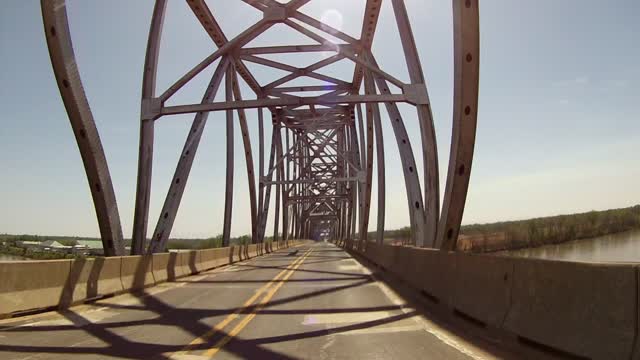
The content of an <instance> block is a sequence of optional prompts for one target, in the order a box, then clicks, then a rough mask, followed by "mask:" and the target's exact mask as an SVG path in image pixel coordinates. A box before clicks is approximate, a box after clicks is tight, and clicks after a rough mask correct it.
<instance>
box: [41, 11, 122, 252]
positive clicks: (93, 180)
mask: <svg viewBox="0 0 640 360" xmlns="http://www.w3.org/2000/svg"><path fill="white" fill-rule="evenodd" d="M41 8H42V18H43V22H44V31H45V34H46V39H47V46H48V48H49V56H50V57H51V64H52V65H53V71H54V73H55V76H56V81H57V84H58V89H59V90H60V95H61V96H62V101H63V102H64V106H65V108H66V110H67V114H68V116H69V122H70V123H71V128H72V129H73V133H74V135H75V138H76V143H77V144H78V149H79V151H80V155H81V157H82V162H83V164H84V169H85V173H86V176H87V181H88V182H89V188H90V190H91V196H92V198H93V205H94V208H95V211H96V217H97V220H98V227H99V229H100V237H101V239H102V246H103V248H104V254H105V255H106V256H115V255H124V251H125V247H124V240H123V236H122V227H121V224H120V214H119V212H118V205H117V203H116V197H115V193H114V190H113V184H112V182H111V175H110V173H109V167H108V165H107V159H106V157H105V154H104V149H103V148H102V142H101V141H100V135H99V133H98V129H97V128H96V124H95V122H94V119H93V115H92V113H91V108H90V106H89V102H88V101H87V97H86V95H85V92H84V88H83V86H82V81H81V79H80V73H79V71H78V67H77V64H76V60H75V54H74V51H73V44H72V41H71V35H70V33H69V24H68V19H67V10H66V4H65V0H55V1H53V0H52V1H47V0H42V1H41Z"/></svg>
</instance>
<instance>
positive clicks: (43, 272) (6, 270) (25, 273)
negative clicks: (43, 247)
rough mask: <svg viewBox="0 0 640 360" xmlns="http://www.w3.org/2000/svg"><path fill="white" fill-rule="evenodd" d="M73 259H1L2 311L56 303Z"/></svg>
mask: <svg viewBox="0 0 640 360" xmlns="http://www.w3.org/2000/svg"><path fill="white" fill-rule="evenodd" d="M72 262H73V260H49V261H16V262H0V314H6V313H11V312H15V311H23V310H29V309H37V308H48V307H52V306H57V305H58V303H59V301H60V300H61V298H62V294H63V289H64V286H65V283H66V282H67V279H68V278H69V273H70V271H71V263H72Z"/></svg>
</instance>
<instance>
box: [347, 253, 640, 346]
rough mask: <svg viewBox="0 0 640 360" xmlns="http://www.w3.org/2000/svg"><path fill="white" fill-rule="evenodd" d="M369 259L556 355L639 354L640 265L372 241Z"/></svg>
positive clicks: (447, 305) (440, 300) (456, 308)
mask: <svg viewBox="0 0 640 360" xmlns="http://www.w3.org/2000/svg"><path fill="white" fill-rule="evenodd" d="M352 252H355V253H358V254H359V255H361V256H363V257H365V258H367V259H368V260H369V261H371V262H373V263H375V264H377V265H379V266H380V267H382V268H383V269H385V270H386V271H387V272H389V273H391V274H393V275H394V276H396V277H398V278H400V279H401V280H403V281H404V282H405V283H407V284H408V285H409V286H411V287H413V288H415V289H416V290H419V291H421V292H423V294H425V295H426V296H427V297H428V298H429V299H431V300H433V302H435V303H437V305H436V306H438V307H439V308H441V309H444V310H445V311H447V312H451V313H453V314H458V315H462V316H463V318H465V319H467V320H469V319H472V320H473V322H474V323H475V324H476V325H485V326H487V327H488V328H492V329H497V330H498V331H503V332H505V333H508V334H515V335H516V338H518V339H522V340H523V342H524V343H527V344H541V345H543V346H544V347H545V348H546V349H551V350H550V351H555V352H557V353H559V354H563V353H564V354H573V355H577V356H580V357H587V358H593V359H628V358H630V357H631V354H632V351H633V348H634V346H636V347H638V350H639V351H636V356H638V357H640V344H634V341H635V339H637V338H638V334H639V329H638V326H639V324H640V318H639V317H640V312H639V311H638V309H640V307H639V306H640V305H639V302H640V288H639V287H638V279H640V273H639V268H638V266H637V265H632V264H628V265H623V264H621V265H612V264H590V263H577V262H563V261H550V260H539V259H528V258H515V257H502V256H490V255H473V254H465V253H454V252H442V251H438V250H433V249H422V248H414V247H402V246H391V245H377V244H374V243H370V244H367V246H366V249H365V251H364V252H358V251H356V250H353V251H352Z"/></svg>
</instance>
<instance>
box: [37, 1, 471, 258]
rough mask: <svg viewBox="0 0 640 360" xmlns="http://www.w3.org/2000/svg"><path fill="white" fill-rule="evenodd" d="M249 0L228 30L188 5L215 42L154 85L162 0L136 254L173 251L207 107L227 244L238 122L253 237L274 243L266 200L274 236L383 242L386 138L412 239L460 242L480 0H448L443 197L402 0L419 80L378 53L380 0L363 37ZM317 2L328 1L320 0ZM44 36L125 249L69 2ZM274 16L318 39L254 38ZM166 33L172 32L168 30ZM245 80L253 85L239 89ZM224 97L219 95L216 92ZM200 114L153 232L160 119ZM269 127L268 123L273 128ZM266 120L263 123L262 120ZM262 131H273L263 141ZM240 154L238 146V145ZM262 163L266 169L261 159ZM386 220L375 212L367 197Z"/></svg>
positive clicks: (144, 107)
mask: <svg viewBox="0 0 640 360" xmlns="http://www.w3.org/2000/svg"><path fill="white" fill-rule="evenodd" d="M238 1H244V2H245V3H247V4H249V5H250V6H252V7H253V8H255V9H257V10H259V11H260V12H262V15H263V16H262V18H261V19H260V20H259V21H257V22H256V23H255V24H253V25H251V26H250V27H248V28H247V29H245V30H244V31H242V32H241V33H240V34H238V35H237V36H235V37H234V38H231V39H230V38H228V37H227V35H226V34H225V33H224V31H223V30H222V28H221V27H220V25H219V23H218V21H217V20H216V17H215V16H214V14H215V10H216V9H211V8H210V7H209V6H208V5H207V3H206V2H205V1H204V0H187V1H186V2H187V4H188V6H189V7H190V9H191V11H192V12H193V14H194V15H195V17H194V19H195V20H197V21H198V22H199V23H200V24H201V25H202V28H203V30H204V31H206V32H207V34H208V35H209V36H210V38H211V41H212V42H213V43H214V44H215V45H216V47H217V49H216V50H215V51H214V52H213V53H211V54H210V55H209V56H207V57H206V58H204V59H202V61H201V62H200V63H198V64H197V65H196V66H194V67H193V68H192V69H191V70H189V71H188V72H186V73H185V74H184V75H183V76H182V77H180V78H178V79H176V80H175V82H174V83H173V84H172V85H171V86H170V87H169V88H167V89H166V90H164V91H162V92H159V91H158V92H157V91H156V77H157V75H158V66H157V65H158V60H159V58H160V56H161V53H160V51H159V50H160V41H161V37H162V33H163V23H164V19H165V14H166V8H167V0H157V1H156V3H155V7H154V10H153V17H152V19H151V27H150V30H149V38H148V43H147V48H146V59H145V65H144V72H143V74H142V99H141V116H140V146H139V152H138V177H137V191H136V202H135V215H134V221H133V234H132V239H133V240H132V250H131V253H132V254H145V253H156V252H162V251H164V250H165V249H166V247H167V241H168V239H169V236H170V235H171V230H172V227H173V224H174V220H175V218H176V215H177V213H178V208H179V206H180V201H181V198H182V195H183V193H184V191H185V187H186V185H187V181H188V178H189V174H190V170H191V167H192V164H193V161H194V157H195V156H196V153H197V150H198V146H199V144H200V141H201V137H202V134H203V130H204V127H205V124H206V122H207V118H208V115H209V113H210V112H212V111H224V112H225V114H226V163H225V164H224V165H223V164H219V166H220V168H223V167H224V168H226V195H225V202H224V204H225V205H224V220H223V222H224V227H223V241H224V245H228V243H229V237H230V229H231V221H232V219H231V214H232V206H233V201H234V199H233V189H234V186H239V185H242V184H235V183H234V178H233V172H234V157H235V156H237V155H238V154H234V132H235V131H236V124H238V125H239V130H240V132H241V133H242V141H243V146H244V154H243V155H244V157H245V160H246V168H247V174H248V177H249V181H248V193H249V197H250V202H251V206H250V208H251V238H252V242H253V243H261V242H263V241H264V239H265V235H266V234H267V232H268V231H270V230H268V229H266V224H267V217H268V216H269V214H268V211H269V204H270V203H271V201H274V202H275V208H274V210H275V213H274V214H272V216H273V217H274V219H275V226H274V229H273V237H274V239H276V240H277V239H278V238H279V234H280V233H281V234H282V237H283V238H284V239H285V240H286V239H292V238H295V239H299V238H311V237H314V238H331V239H335V240H338V241H342V242H344V243H345V244H346V245H347V246H348V247H355V248H358V249H360V248H362V247H363V246H364V245H365V244H366V242H367V241H372V240H375V241H376V242H377V243H380V244H381V243H382V240H383V233H384V220H385V186H386V184H385V163H384V154H385V149H384V142H383V138H384V137H385V136H392V137H393V138H395V140H396V141H395V142H396V144H397V147H398V150H399V153H400V160H401V165H402V172H403V175H404V186H405V187H406V194H407V209H408V211H409V219H410V223H411V230H412V231H411V235H412V243H413V244H414V245H415V246H419V247H431V248H439V249H444V250H452V249H454V248H455V244H456V239H457V237H458V231H459V227H460V222H461V219H462V213H463V209H464V204H465V199H466V194H467V188H468V185H469V176H470V172H471V163H472V158H473V149H474V141H475V131H476V117H477V105H478V73H479V32H478V28H479V25H478V2H477V0H454V1H453V34H454V38H453V41H454V84H453V85H454V86H453V87H454V95H453V128H452V138H451V148H450V160H449V167H448V173H447V182H446V187H445V196H444V202H443V204H442V206H441V204H440V200H439V195H440V184H439V174H438V147H437V143H436V137H435V131H434V124H433V116H432V112H431V103H430V100H429V95H428V90H427V84H426V82H425V77H424V73H423V69H422V65H421V62H420V59H419V56H418V51H417V48H416V41H427V40H428V39H421V38H420V36H418V38H417V39H416V37H415V36H414V35H415V34H414V33H413V31H412V29H411V25H410V23H409V17H408V14H407V8H406V6H405V3H404V1H403V0H388V1H389V2H390V3H391V5H392V8H393V13H394V15H395V21H396V25H397V26H396V27H395V29H396V30H397V33H398V35H399V38H400V39H401V43H402V49H403V56H404V59H405V62H406V67H407V70H408V74H409V79H410V81H409V82H408V83H405V82H403V81H401V80H399V79H398V78H396V77H394V76H393V75H392V74H391V73H390V71H388V69H384V68H381V67H380V66H379V65H378V62H377V61H376V54H375V53H374V52H373V51H372V43H373V41H374V38H375V34H376V28H377V24H378V18H379V15H380V12H381V3H382V0H367V1H366V8H365V11H364V19H362V20H361V23H362V27H361V28H362V30H361V32H360V36H359V37H358V38H354V37H352V36H350V35H348V34H346V33H344V32H342V31H340V30H338V29H336V28H333V27H331V26H330V25H329V24H326V23H323V22H321V21H319V20H317V19H316V18H314V17H311V16H309V15H307V14H305V12H304V9H301V8H302V7H303V6H304V5H305V4H307V3H309V2H310V0H292V1H289V2H287V3H281V2H278V1H275V0H238ZM315 1H319V0H315ZM42 13H43V18H44V26H45V31H46V38H47V44H48V47H49V53H50V55H51V61H52V64H53V69H54V72H55V76H56V79H57V83H58V87H59V89H60V93H61V95H62V99H63V101H64V104H65V107H66V109H67V112H68V115H69V119H70V122H71V126H72V128H73V132H74V135H75V138H76V141H77V144H78V147H79V149H80V153H81V155H82V160H83V163H84V168H85V171H86V175H87V179H88V182H89V186H90V188H91V194H92V197H93V202H94V205H95V209H96V215H97V220H98V224H99V228H100V234H101V237H102V241H103V245H104V249H105V254H106V255H108V256H111V255H124V253H125V244H124V240H123V233H122V227H121V220H120V215H119V212H118V207H117V204H116V199H115V195H114V189H113V185H112V181H111V176H110V173H109V167H108V165H107V161H106V158H105V154H104V151H103V147H102V144H101V141H100V136H99V134H98V131H97V129H96V125H95V123H94V119H93V117H92V112H91V109H90V107H89V104H88V101H87V98H86V96H85V92H84V90H83V86H82V82H81V79H80V75H79V72H78V68H77V66H76V62H75V56H74V52H73V46H72V41H71V34H70V32H69V26H68V21H67V13H66V8H65V1H64V0H51V1H49V0H42ZM276 24H284V25H285V26H286V27H288V28H290V29H292V30H295V31H296V32H298V33H300V34H302V35H304V36H306V37H308V38H309V39H311V40H313V41H314V42H315V43H316V44H314V45H306V44H304V45H302V44H291V45H287V46H275V45H274V46H261V47H249V46H247V44H249V43H250V42H251V41H252V40H253V39H255V38H257V37H259V36H260V35H261V34H263V33H265V32H266V31H267V30H268V29H270V28H272V27H273V26H274V25H276ZM169 31H170V30H169ZM314 52H331V53H332V55H331V56H328V57H326V58H324V59H323V60H321V61H318V62H316V63H313V64H311V65H309V66H305V67H296V66H292V65H288V64H287V63H285V62H280V61H275V60H271V59H269V58H268V57H265V55H267V54H304V53H314ZM341 60H346V61H351V62H353V63H354V65H355V66H354V69H355V70H354V72H353V75H352V77H351V81H344V80H340V79H338V78H336V77H332V76H329V75H324V74H322V73H320V72H319V71H320V70H323V69H325V68H326V67H327V66H329V65H331V64H334V63H336V62H338V61H341ZM214 63H217V65H216V68H215V72H214V73H213V76H212V78H211V80H210V82H209V85H208V87H207V88H206V91H205V93H204V94H203V95H202V101H201V102H200V103H195V104H178V105H171V106H169V105H167V102H168V101H169V100H170V99H172V96H173V95H174V94H176V92H178V91H179V90H180V89H181V88H183V87H184V86H185V85H187V84H188V83H189V82H190V81H192V80H193V79H194V77H195V76H197V75H198V74H200V73H201V72H202V71H203V70H205V69H206V68H208V67H209V66H213V65H212V64H214ZM248 63H254V64H260V65H263V66H266V67H270V68H274V69H278V70H282V71H285V72H286V73H287V74H286V75H285V76H282V77H281V78H279V79H277V80H275V81H272V82H270V83H260V82H258V81H257V80H256V78H255V77H254V74H253V73H252V72H251V71H250V69H249V67H248V66H247V64H248ZM239 78H242V80H243V81H244V82H245V83H246V84H247V85H248V86H249V88H250V89H251V90H252V92H253V94H249V95H248V94H242V93H241V91H240V90H241V87H240V85H239V81H240V80H239ZM301 79H310V80H313V81H318V80H320V81H322V82H323V83H324V84H323V85H320V86H318V85H314V83H312V82H309V84H308V85H307V84H302V85H296V86H289V85H288V83H289V82H290V81H292V80H297V81H298V82H300V81H301ZM218 93H224V99H225V100H224V101H215V98H216V95H217V94H218ZM399 103H407V104H410V105H412V106H413V107H414V108H415V116H416V117H417V119H418V122H419V124H420V142H419V143H418V144H415V143H414V144H411V142H410V141H409V136H408V134H407V129H406V126H405V119H403V117H402V116H401V113H400V110H399V108H398V104H399ZM247 109H257V119H247ZM384 111H386V113H387V115H388V119H389V121H390V123H391V127H392V130H393V131H392V133H390V134H383V127H382V121H383V116H382V115H381V113H382V112H384ZM174 114H194V117H193V122H192V125H191V130H190V131H189V133H188V135H187V138H186V139H185V143H184V147H183V149H182V153H181V156H180V160H179V162H178V164H177V167H176V170H175V174H174V176H173V180H172V182H171V186H170V188H169V191H168V193H167V196H166V198H165V201H164V205H163V207H162V211H161V214H160V217H159V218H158V219H157V221H156V223H155V230H154V231H153V235H152V236H151V238H149V239H147V229H148V226H149V221H150V219H149V202H150V198H151V173H152V164H153V162H154V160H156V159H154V151H153V148H154V127H155V125H156V122H158V121H162V120H163V119H164V118H166V117H167V116H168V115H174ZM256 120H257V121H258V126H259V135H258V139H257V140H256V139H251V137H250V134H249V131H248V125H247V122H248V121H256ZM265 123H267V124H269V123H270V124H271V132H270V135H269V134H266V135H265V130H264V128H265ZM267 128H268V126H267ZM265 136H270V137H271V142H270V143H271V146H270V149H265ZM252 141H254V142H255V141H257V142H258V148H259V154H257V156H258V163H259V169H257V170H256V169H254V156H255V155H256V154H254V153H253V152H252V146H251V144H252ZM240 156H242V154H240ZM416 157H421V158H422V163H423V164H424V166H423V168H424V169H423V173H422V174H421V176H422V177H423V179H424V188H422V187H421V185H420V182H419V174H418V171H417V167H416ZM374 162H376V165H377V173H376V174H375V176H376V178H377V191H378V194H377V204H372V201H371V200H372V189H373V186H372V180H373V176H374V174H373V166H374ZM265 165H266V167H265ZM372 206H375V207H377V218H376V219H371V218H370V214H371V207H372ZM372 222H375V223H376V224H377V227H376V229H377V232H376V236H375V239H368V238H367V232H368V229H369V225H370V223H372Z"/></svg>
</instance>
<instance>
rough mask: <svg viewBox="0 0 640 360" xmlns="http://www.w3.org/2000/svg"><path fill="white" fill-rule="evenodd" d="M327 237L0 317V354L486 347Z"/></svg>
mask: <svg viewBox="0 0 640 360" xmlns="http://www.w3.org/2000/svg"><path fill="white" fill-rule="evenodd" d="M486 349H487V348H486V347H483V346H481V345H478V344H477V342H470V341H467V340H465V338H464V337H462V336H460V335H457V334H455V333H453V332H451V331H450V329H449V328H446V329H445V328H443V327H441V326H439V325H438V324H437V323H436V322H433V321H431V320H429V319H428V318H426V317H425V316H424V315H422V314H421V313H420V312H419V311H418V310H416V309H415V308H414V307H413V306H411V304H408V303H407V302H406V301H404V300H402V299H401V298H400V297H398V296H397V295H396V294H395V292H394V291H392V290H391V289H390V288H389V287H388V286H386V285H385V284H384V283H383V282H381V281H379V280H378V279H377V278H376V277H375V276H373V275H372V274H371V272H370V271H369V270H368V269H367V268H365V267H364V266H362V265H361V264H360V263H359V262H358V261H356V260H355V259H353V258H352V257H351V256H350V255H349V254H347V253H346V252H344V251H343V250H342V249H340V248H338V247H335V246H334V245H332V244H326V243H315V244H310V245H303V246H298V247H295V248H290V249H286V250H279V251H277V252H275V253H273V254H270V255H266V256H263V257H258V258H254V259H251V260H248V261H245V262H242V263H237V264H233V265H231V266H226V267H222V268H219V269H215V270H212V271H208V272H205V273H201V274H198V275H194V276H191V277H187V278H183V279H180V280H178V281H176V282H171V283H165V284H161V285H159V286H156V287H153V288H150V289H147V291H145V293H144V294H138V295H133V294H125V295H120V296H116V297H112V298H108V299H103V300H100V301H97V302H95V303H92V304H90V305H81V306H77V307H74V308H72V309H71V310H69V311H65V312H61V313H58V312H51V313H45V314H39V315H33V316H30V317H25V318H16V319H9V320H4V321H0V359H3V360H9V359H65V360H67V359H104V358H126V359H209V358H217V359H241V358H249V359H490V358H494V357H496V356H495V353H494V354H491V353H489V351H488V350H486Z"/></svg>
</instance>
